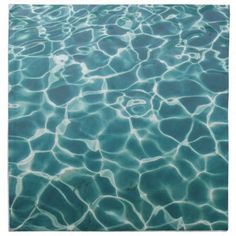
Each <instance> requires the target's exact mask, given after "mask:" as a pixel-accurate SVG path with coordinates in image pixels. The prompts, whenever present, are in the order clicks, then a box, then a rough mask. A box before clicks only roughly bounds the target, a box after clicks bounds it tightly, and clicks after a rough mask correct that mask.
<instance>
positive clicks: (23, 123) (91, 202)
mask: <svg viewBox="0 0 236 236" xmlns="http://www.w3.org/2000/svg"><path fill="white" fill-rule="evenodd" d="M228 41H229V7H228V6H213V5H201V6H196V5H97V6H95V5H90V6H89V5H83V6H81V5H60V6H59V5H54V6H53V5H51V6H49V5H12V6H10V10H9V215H10V230H12V231H18V230H20V231H22V230H23V231H25V230H26V231H27V230H33V231H34V230H37V231H41V230H90V231H91V230H105V231H111V230H226V229H227V225H228V223H227V222H228V201H227V195H228V186H227V185H228V122H227V111H228Z"/></svg>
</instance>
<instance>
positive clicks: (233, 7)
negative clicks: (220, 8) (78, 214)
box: [0, 0, 236, 236]
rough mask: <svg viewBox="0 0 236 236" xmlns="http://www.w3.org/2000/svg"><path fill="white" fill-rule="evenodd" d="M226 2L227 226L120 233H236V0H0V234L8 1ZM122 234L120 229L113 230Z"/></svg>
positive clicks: (0, 230) (1, 225) (4, 231)
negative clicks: (227, 104) (224, 230)
mask: <svg viewBox="0 0 236 236" xmlns="http://www.w3.org/2000/svg"><path fill="white" fill-rule="evenodd" d="M143 3H145V4H229V5H230V17H231V19H230V55H229V83H230V86H229V230H228V231H227V232H219V231H213V232H205V231H203V232H194V231H192V232H182V231H181V232H172V231H171V232H170V231H167V232H163V231H158V232H157V231H156V232H122V234H123V235H128V234H129V235H136V234H142V235H144V234H152V235H153V234H158V235H160V236H161V235H165V236H170V235H176V234H178V235H180V234H182V233H183V234H184V235H191V234H195V235H197V234H201V235H202V236H203V235H210V234H211V235H212V234H214V235H226V234H227V235H232V236H234V235H236V223H235V222H236V184H235V182H236V105H235V103H236V69H235V68H236V0H187V1H186V0H156V1H154V0H152V1H151V0H145V1H144V0H129V1H127V0H120V1H117V0H116V1H114V0H86V1H82V0H70V1H68V0H1V1H0V22H1V24H0V35H1V36H0V37H1V38H0V39H1V40H0V52H1V57H0V60H1V63H0V73H1V76H0V89H1V91H0V125H1V129H0V134H1V139H0V158H1V162H0V191H1V192H0V235H2V236H5V235H8V234H12V232H8V183H7V180H8V176H7V165H8V163H7V160H8V154H7V125H8V117H7V112H8V111H7V99H8V67H7V65H8V57H7V53H8V52H7V49H8V4H143ZM42 233H44V235H51V234H54V235H55V234H58V233H59V234H60V235H68V233H69V232H14V234H17V235H29V234H30V235H32V234H38V235H39V234H40V235H41V234H42ZM71 233H73V234H79V235H82V236H83V235H94V234H100V235H102V234H103V233H105V234H107V235H108V234H111V232H71ZM112 234H116V235H118V234H121V232H112Z"/></svg>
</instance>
